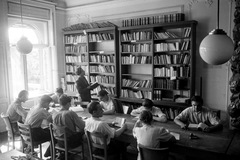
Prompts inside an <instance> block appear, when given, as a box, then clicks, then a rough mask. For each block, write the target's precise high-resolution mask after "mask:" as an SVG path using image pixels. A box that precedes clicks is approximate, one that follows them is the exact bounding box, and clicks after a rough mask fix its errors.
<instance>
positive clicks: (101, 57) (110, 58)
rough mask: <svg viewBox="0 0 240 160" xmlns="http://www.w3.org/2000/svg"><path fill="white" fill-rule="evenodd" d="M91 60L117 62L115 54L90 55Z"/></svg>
mask: <svg viewBox="0 0 240 160" xmlns="http://www.w3.org/2000/svg"><path fill="white" fill-rule="evenodd" d="M90 62H102V63H115V55H90Z"/></svg>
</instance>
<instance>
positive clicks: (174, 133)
mask: <svg viewBox="0 0 240 160" xmlns="http://www.w3.org/2000/svg"><path fill="white" fill-rule="evenodd" d="M170 134H171V135H173V136H174V137H175V138H176V140H180V134H179V133H176V132H170Z"/></svg>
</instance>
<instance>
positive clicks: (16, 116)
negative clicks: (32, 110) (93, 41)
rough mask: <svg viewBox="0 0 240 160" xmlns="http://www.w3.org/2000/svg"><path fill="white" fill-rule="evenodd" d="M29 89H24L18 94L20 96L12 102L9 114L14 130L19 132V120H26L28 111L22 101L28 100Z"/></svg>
mask: <svg viewBox="0 0 240 160" xmlns="http://www.w3.org/2000/svg"><path fill="white" fill-rule="evenodd" d="M28 95H29V94H28V91H26V90H22V91H21V92H19V94H18V98H17V99H16V100H15V101H14V102H12V103H11V104H10V106H9V107H8V110H7V113H6V114H7V115H8V116H9V119H10V121H11V123H12V127H13V131H14V132H15V133H17V134H19V130H18V125H17V122H24V121H25V119H26V117H27V111H26V110H25V109H23V107H22V103H25V102H26V101H27V100H28Z"/></svg>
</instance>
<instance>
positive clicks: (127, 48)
mask: <svg viewBox="0 0 240 160" xmlns="http://www.w3.org/2000/svg"><path fill="white" fill-rule="evenodd" d="M151 46H152V45H151V44H148V43H143V44H142V43H141V44H122V45H121V48H122V52H151Z"/></svg>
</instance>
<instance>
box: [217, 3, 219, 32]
mask: <svg viewBox="0 0 240 160" xmlns="http://www.w3.org/2000/svg"><path fill="white" fill-rule="evenodd" d="M217 29H219V0H218V1H217Z"/></svg>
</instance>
